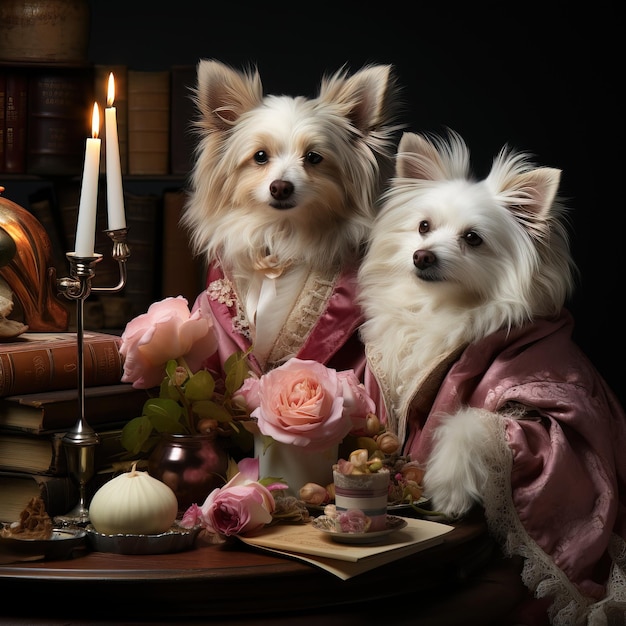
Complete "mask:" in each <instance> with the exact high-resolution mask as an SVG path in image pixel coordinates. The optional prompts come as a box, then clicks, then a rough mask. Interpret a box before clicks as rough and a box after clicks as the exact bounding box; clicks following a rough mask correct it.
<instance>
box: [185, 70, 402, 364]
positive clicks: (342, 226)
mask: <svg viewBox="0 0 626 626" xmlns="http://www.w3.org/2000/svg"><path fill="white" fill-rule="evenodd" d="M195 101H196V104H197V109H198V118H197V120H196V130H197V136H198V147H197V150H196V163H195V166H194V169H193V173H192V179H191V183H192V185H191V198H190V201H189V204H188V206H187V207H186V212H185V214H184V217H183V222H184V225H185V226H186V227H187V228H188V230H189V233H190V238H191V243H192V246H193V249H194V251H195V252H196V253H197V254H198V255H200V256H201V257H202V258H204V259H205V260H206V262H207V263H208V265H209V289H208V291H207V294H206V298H205V305H206V306H210V307H212V308H213V309H214V313H215V314H216V319H217V321H218V324H221V325H222V327H223V333H222V335H221V337H222V339H223V342H222V344H221V346H220V358H221V359H222V362H223V360H224V359H225V358H227V357H228V355H229V354H230V353H232V352H233V350H234V349H236V348H248V347H249V346H253V352H252V355H251V360H252V363H253V366H256V368H257V369H258V371H260V372H261V371H266V370H268V369H270V368H272V367H274V366H276V365H277V364H279V363H281V362H284V361H285V360H286V359H287V358H289V357H291V356H299V357H300V358H314V359H316V360H319V361H320V362H323V363H328V362H329V361H330V360H331V359H332V358H333V357H336V359H337V361H338V363H339V361H341V362H342V363H344V361H345V360H344V358H343V357H341V350H342V348H343V346H344V344H346V343H348V342H349V343H350V346H348V347H349V348H350V350H351V351H352V352H353V353H354V356H355V357H356V358H358V357H359V353H360V356H362V348H357V349H356V352H355V346H356V342H355V341H354V337H353V335H354V333H355V331H356V327H357V326H358V325H359V324H360V321H361V315H360V311H359V310H358V308H357V306H356V305H355V303H354V298H353V292H354V283H355V281H356V278H355V276H356V274H355V272H356V268H357V267H358V264H359V262H360V260H361V256H362V252H363V249H364V243H365V241H366V239H367V236H368V234H369V230H370V226H371V223H372V220H373V218H374V216H375V214H376V212H377V209H378V198H379V195H380V193H381V191H382V189H383V186H384V184H385V182H386V180H387V178H388V176H389V175H390V174H391V172H392V170H393V154H394V152H395V146H396V142H397V137H396V130H397V128H398V127H397V126H396V116H397V114H398V88H397V85H396V80H395V77H394V75H393V72H392V68H391V67H390V66H387V65H371V66H367V67H364V68H362V69H360V70H359V71H357V72H355V73H354V74H352V75H348V72H347V71H345V70H340V71H337V72H336V73H335V74H333V75H330V76H327V77H325V78H324V79H323V80H322V82H321V86H320V89H319V94H318V95H317V97H315V98H308V97H304V96H296V97H292V96H286V95H264V93H263V86H262V83H261V79H260V76H259V73H258V71H257V70H256V69H254V70H253V69H249V70H247V71H238V70H235V69H233V68H231V67H229V66H227V65H225V64H223V63H221V62H219V61H215V60H202V61H200V63H199V64H198V82H197V88H196V91H195ZM218 309H219V310H218ZM336 320H339V321H338V322H336ZM320 322H322V324H320ZM346 349H347V348H346ZM346 358H348V360H349V357H346ZM345 366H346V367H347V366H349V364H348V362H347V361H345Z"/></svg>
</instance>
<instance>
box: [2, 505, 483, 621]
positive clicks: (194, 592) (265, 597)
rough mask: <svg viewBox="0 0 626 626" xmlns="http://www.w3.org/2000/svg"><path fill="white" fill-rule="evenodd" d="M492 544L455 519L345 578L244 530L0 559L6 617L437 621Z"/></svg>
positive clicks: (478, 525) (475, 527)
mask: <svg viewBox="0 0 626 626" xmlns="http://www.w3.org/2000/svg"><path fill="white" fill-rule="evenodd" d="M493 554H494V543H493V541H492V540H491V538H490V537H489V535H488V534H487V533H486V526H485V523H484V521H483V520H482V518H481V517H479V518H475V519H469V520H467V521H465V522H463V523H460V524H457V525H455V529H454V530H453V531H451V532H450V533H448V534H446V535H445V536H444V542H443V543H442V544H439V545H436V546H433V547H431V548H429V549H427V550H424V551H423V552H419V553H417V554H414V555H411V556H409V557H406V558H404V559H401V560H398V561H395V562H393V563H391V564H388V565H385V566H383V567H380V568H377V569H375V570H372V571H370V572H366V573H364V574H361V575H359V576H356V577H354V578H351V579H349V580H347V581H342V580H340V579H339V578H337V577H335V576H333V575H331V574H329V573H327V572H325V571H323V570H320V569H318V568H316V567H313V566H311V565H308V564H306V563H302V562H300V561H296V560H293V559H289V558H282V557H279V556H274V555H272V554H270V553H267V552H262V551H259V550H255V549H252V548H249V547H247V546H245V545H244V544H242V543H241V542H239V541H236V540H234V541H232V542H227V543H225V544H221V545H212V546H199V547H196V548H194V549H193V550H189V551H187V552H180V553H175V554H163V555H117V554H108V553H102V552H88V553H86V554H85V555H84V556H80V557H78V558H74V559H70V560H64V561H55V562H52V561H40V562H24V563H13V564H10V565H5V566H2V567H0V598H1V602H0V605H1V606H2V609H0V615H2V616H4V617H3V618H0V623H1V624H12V625H13V624H24V625H26V624H28V625H34V624H46V625H49V624H72V623H75V624H85V623H93V624H98V623H99V624H109V623H110V624H113V623H115V624H118V625H119V624H125V623H129V624H130V623H135V622H133V620H136V622H139V621H143V622H144V623H145V622H146V621H147V623H149V624H157V623H163V624H165V623H168V624H173V623H175V624H178V623H180V622H181V621H185V623H189V622H190V621H194V620H195V622H196V623H224V622H225V621H227V622H228V623H229V624H244V623H255V624H263V623H268V624H269V623H272V624H283V623H284V624H288V623H289V624H292V623H294V622H293V620H294V615H297V616H298V617H297V619H298V624H306V623H307V621H306V620H307V619H309V620H311V621H310V623H311V624H313V620H315V623H316V624H317V625H318V626H329V625H331V624H339V623H340V624H342V625H343V626H346V625H349V624H352V623H353V621H352V620H355V621H354V623H355V624H357V623H358V624H359V626H365V625H367V624H370V623H379V622H378V621H376V622H373V621H371V620H372V618H373V616H374V615H381V616H382V617H384V615H386V616H387V617H389V611H393V613H394V614H398V613H399V612H403V613H404V615H405V616H407V618H410V619H409V621H407V622H406V623H420V624H421V623H430V622H422V621H420V622H415V615H416V614H418V613H420V614H421V613H424V614H425V613H426V612H427V605H429V603H432V602H433V601H434V599H436V598H440V597H441V602H442V603H443V605H445V603H446V602H449V595H450V593H452V592H455V591H457V590H460V591H463V589H464V586H465V584H466V582H467V583H468V584H469V582H470V581H471V579H472V576H473V575H474V574H475V573H476V572H480V571H481V570H482V569H483V568H484V567H485V564H486V563H487V562H488V561H490V559H492V557H493ZM443 591H445V593H443ZM381 611H382V613H381ZM20 620H21V621H20ZM54 620H57V621H54ZM72 620H75V621H72ZM320 620H321V621H320ZM385 623H391V622H386V621H384V622H380V624H381V626H382V624H385ZM393 623H394V624H401V623H403V622H402V621H401V620H400V619H394V620H393ZM432 623H433V624H435V623H436V624H438V625H440V624H444V623H446V622H443V621H439V620H438V621H436V622H432ZM450 623H452V622H450ZM459 623H463V624H471V623H472V622H471V619H469V618H468V619H464V621H462V622H459ZM486 623H487V622H484V621H482V622H480V621H477V622H476V624H480V626H484V625H485V624H486Z"/></svg>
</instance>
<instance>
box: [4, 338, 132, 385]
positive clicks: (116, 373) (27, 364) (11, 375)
mask: <svg viewBox="0 0 626 626" xmlns="http://www.w3.org/2000/svg"><path fill="white" fill-rule="evenodd" d="M83 365H84V368H85V386H87V387H95V386H98V385H113V384H117V383H119V382H120V379H121V377H122V373H123V360H122V356H121V355H120V353H119V341H118V340H117V339H114V338H111V339H110V340H99V341H93V342H91V341H88V340H85V341H84V345H83ZM77 371H78V354H77V348H76V346H75V345H64V346H54V347H47V348H46V347H41V348H34V349H29V350H23V351H20V350H14V351H5V352H0V397H4V396H11V395H17V394H22V393H35V392H42V391H53V390H55V389H72V388H74V387H76V383H77V375H78V374H77Z"/></svg>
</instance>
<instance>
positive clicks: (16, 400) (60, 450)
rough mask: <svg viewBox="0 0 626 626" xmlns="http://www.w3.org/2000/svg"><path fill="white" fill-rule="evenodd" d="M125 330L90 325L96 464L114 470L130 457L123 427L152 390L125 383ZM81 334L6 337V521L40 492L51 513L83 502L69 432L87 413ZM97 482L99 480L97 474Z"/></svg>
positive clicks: (0, 419) (0, 477) (1, 366)
mask: <svg viewBox="0 0 626 626" xmlns="http://www.w3.org/2000/svg"><path fill="white" fill-rule="evenodd" d="M120 341H121V339H120V337H119V336H117V335H113V334H107V333H101V332H91V331H86V332H85V334H84V354H83V364H84V368H85V402H84V407H83V408H84V416H85V419H86V421H87V423H88V424H89V425H90V426H91V427H92V428H93V429H94V430H95V431H96V432H97V433H98V435H99V438H100V442H99V443H98V444H97V445H96V447H95V451H94V456H95V471H96V473H97V474H101V475H103V476H106V475H109V476H110V474H111V472H112V471H113V468H114V465H115V464H116V463H119V462H123V461H124V459H125V457H127V454H126V451H125V450H124V448H123V446H122V445H121V441H120V435H121V431H122V428H123V426H124V424H125V423H126V422H128V421H129V420H130V419H132V418H134V417H137V416H138V415H141V411H142V408H143V404H144V402H145V401H146V400H147V399H148V392H147V391H145V390H141V389H134V388H133V387H132V385H130V384H126V383H121V382H120V380H121V377H122V372H123V358H122V356H121V355H120V353H119V346H120ZM77 362H78V351H77V338H76V334H75V333H71V332H69V333H24V334H23V335H21V336H20V337H19V338H17V339H15V340H13V341H10V342H6V343H0V522H12V521H15V520H17V519H19V514H20V512H21V511H22V510H23V509H24V508H25V507H26V505H27V504H28V502H29V501H30V499H31V498H32V497H34V496H40V497H41V498H42V499H43V501H44V504H45V506H46V510H47V511H48V514H49V515H51V516H55V515H62V514H64V513H67V512H68V511H69V510H71V509H72V508H73V506H74V505H75V504H76V503H77V501H78V488H77V485H76V484H75V480H74V478H72V476H71V475H70V474H69V472H68V466H67V460H66V453H65V447H64V445H63V443H62V438H63V436H64V434H65V433H66V432H67V431H68V430H69V429H71V428H72V427H73V426H74V425H75V424H76V422H77V421H78V419H79V417H80V416H79V406H78V391H77V382H78V374H77V367H78V363H77ZM93 482H94V485H96V484H98V481H97V480H95V479H94V481H93Z"/></svg>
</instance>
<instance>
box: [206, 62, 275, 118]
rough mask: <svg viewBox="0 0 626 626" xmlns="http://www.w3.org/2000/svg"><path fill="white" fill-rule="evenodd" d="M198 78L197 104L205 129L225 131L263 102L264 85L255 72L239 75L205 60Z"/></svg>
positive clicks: (254, 70)
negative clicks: (243, 114) (242, 115)
mask: <svg viewBox="0 0 626 626" xmlns="http://www.w3.org/2000/svg"><path fill="white" fill-rule="evenodd" d="M197 76H198V81H197V87H196V89H195V91H194V102H195V104H196V107H197V108H198V111H199V113H200V118H199V120H198V126H199V127H200V128H202V129H207V130H225V129H227V128H229V127H231V126H232V125H233V124H234V123H235V122H236V121H237V119H238V118H239V117H240V116H241V114H242V113H245V112H246V111H249V110H250V109H253V108H254V107H256V106H258V105H259V104H260V103H261V102H262V100H263V85H262V84H261V78H260V76H259V73H258V70H257V69H256V68H252V67H251V68H249V69H248V70H246V71H245V72H239V71H237V70H235V69H233V68H231V67H229V66H228V65H225V64H224V63H221V62H219V61H214V60H208V59H202V60H200V61H199V63H198V65H197Z"/></svg>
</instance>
